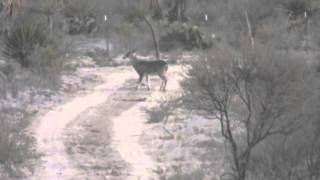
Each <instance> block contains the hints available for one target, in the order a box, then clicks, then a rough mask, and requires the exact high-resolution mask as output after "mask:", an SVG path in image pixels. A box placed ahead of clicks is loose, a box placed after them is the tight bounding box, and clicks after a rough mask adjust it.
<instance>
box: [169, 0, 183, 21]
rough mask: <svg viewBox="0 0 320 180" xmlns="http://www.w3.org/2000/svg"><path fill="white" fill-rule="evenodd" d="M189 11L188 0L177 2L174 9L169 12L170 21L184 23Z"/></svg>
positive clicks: (178, 0)
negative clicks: (186, 13)
mask: <svg viewBox="0 0 320 180" xmlns="http://www.w3.org/2000/svg"><path fill="white" fill-rule="evenodd" d="M186 10H187V1H186V0H175V2H174V4H173V7H172V8H171V9H170V10H169V13H168V15H169V21H170V22H173V21H184V20H185V19H186V17H185V12H186Z"/></svg>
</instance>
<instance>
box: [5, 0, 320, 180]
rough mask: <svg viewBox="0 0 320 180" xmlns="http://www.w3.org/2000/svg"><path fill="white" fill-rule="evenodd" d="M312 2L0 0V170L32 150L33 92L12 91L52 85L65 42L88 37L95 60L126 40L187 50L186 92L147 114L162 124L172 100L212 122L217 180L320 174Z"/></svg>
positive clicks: (107, 61) (19, 164) (20, 168)
mask: <svg viewBox="0 0 320 180" xmlns="http://www.w3.org/2000/svg"><path fill="white" fill-rule="evenodd" d="M319 8H320V2H319V1H317V0H228V1H226V0H130V1H129V0H108V1H103V0H91V1H87V0H70V1H63V0H4V1H1V4H0V36H1V43H0V48H1V55H0V132H1V133H0V179H3V178H4V179H8V178H9V177H21V176H23V174H24V171H25V167H26V166H27V165H26V162H27V161H28V160H29V159H30V158H34V157H35V153H34V150H33V145H34V140H33V139H32V138H31V137H30V136H29V135H28V133H27V132H26V127H28V125H29V117H30V116H31V115H32V113H30V112H27V110H25V109H24V107H25V105H26V104H28V103H29V101H25V102H24V103H17V100H18V99H19V98H21V96H24V95H25V94H26V93H27V94H28V97H29V96H30V99H32V98H31V97H33V96H35V95H34V94H37V93H45V94H47V95H48V96H50V94H52V92H55V91H58V90H59V88H60V85H61V74H62V73H63V72H65V71H70V70H69V69H68V68H67V67H66V66H65V64H66V63H67V61H68V57H70V56H72V55H74V54H77V53H79V52H76V51H75V50H74V48H73V45H74V44H73V42H74V41H75V39H77V38H82V37H85V39H86V38H88V39H89V38H97V39H103V40H104V41H105V47H104V48H100V49H99V48H98V49H93V50H90V51H87V52H81V53H83V54H85V55H87V56H90V57H92V58H93V59H94V60H95V61H96V62H97V64H98V65H121V63H117V62H113V60H114V57H115V56H117V55H119V54H121V53H123V52H124V51H126V50H128V49H134V48H135V49H139V52H142V53H149V52H151V53H153V52H154V51H155V53H154V54H155V57H156V58H160V59H161V54H162V53H168V54H174V53H176V52H177V51H178V52H183V51H190V52H192V54H193V55H194V58H193V60H192V61H183V59H182V60H181V61H178V63H179V62H180V63H181V64H184V66H185V67H186V68H184V69H185V70H186V72H184V74H185V75H184V76H185V79H184V80H183V81H182V82H181V87H182V94H179V95H176V96H175V97H174V98H172V99H170V100H168V101H165V102H164V103H163V104H160V105H159V106H158V108H153V109H150V110H147V112H148V113H149V117H150V118H149V119H150V123H161V122H164V123H167V121H168V119H169V118H168V116H174V111H175V110H177V109H183V110H184V111H183V112H185V113H186V114H184V115H185V116H186V115H190V116H192V115H195V114H196V115H201V116H203V117H205V118H208V119H212V120H213V121H218V122H219V125H220V128H219V130H220V136H221V137H222V138H223V140H224V148H225V151H224V153H223V154H221V159H223V162H224V164H223V168H224V169H223V172H224V173H222V174H217V173H216V174H217V176H218V177H219V178H220V179H228V180H283V179H288V180H289V179H290V180H300V179H303V180H318V179H319V178H320V112H319V108H320V91H319V89H320V76H319V73H320V60H319V57H320V56H319V52H318V50H319V45H320V44H319V43H320V39H319V37H320V36H319V29H320V24H319V23H320V21H319V18H320V9H319ZM105 18H106V19H105ZM105 20H107V21H105ZM30 101H31V100H30ZM187 112H188V113H190V114H187ZM170 133H171V134H173V135H174V133H175V132H170ZM217 146H218V145H217ZM212 172H213V173H215V172H221V169H219V170H217V169H214V168H212V169H211V173H212ZM206 173H208V172H202V171H201V169H199V170H197V171H195V172H194V173H192V172H187V173H186V172H183V171H179V172H177V173H176V174H174V175H173V176H172V177H167V176H163V178H164V179H170V180H171V179H172V180H173V179H197V180H198V179H199V178H202V177H204V176H203V174H206ZM1 176H3V178H2V177H1Z"/></svg>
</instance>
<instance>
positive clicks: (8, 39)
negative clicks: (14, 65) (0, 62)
mask: <svg viewBox="0 0 320 180" xmlns="http://www.w3.org/2000/svg"><path fill="white" fill-rule="evenodd" d="M45 32H46V31H45V28H44V26H43V25H41V24H36V23H27V22H23V23H16V24H14V25H13V26H12V28H11V30H10V33H9V35H7V36H5V38H4V49H3V50H2V52H3V54H4V55H5V56H6V57H7V58H10V59H14V60H16V61H17V62H18V63H19V64H20V65H21V66H23V67H26V68H27V67H29V66H30V65H31V60H30V59H29V57H30V56H31V55H32V53H33V51H34V49H35V47H37V46H43V45H45V43H46V40H47V36H46V34H45Z"/></svg>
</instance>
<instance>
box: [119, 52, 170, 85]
mask: <svg viewBox="0 0 320 180" xmlns="http://www.w3.org/2000/svg"><path fill="white" fill-rule="evenodd" d="M134 53H135V51H129V52H128V53H127V54H125V55H124V56H123V59H125V58H129V59H131V63H132V66H133V68H134V70H135V71H136V72H137V73H138V75H139V80H138V85H137V90H138V89H139V88H140V86H141V83H142V80H143V77H144V76H145V77H146V81H147V85H148V90H150V84H149V76H148V75H158V76H159V77H160V78H161V80H162V83H161V86H160V91H166V86H167V81H168V80H167V77H166V73H167V71H168V63H167V62H165V61H163V60H153V61H147V60H141V59H138V58H137V57H136V56H135V54H134Z"/></svg>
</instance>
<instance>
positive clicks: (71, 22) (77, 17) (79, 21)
mask: <svg viewBox="0 0 320 180" xmlns="http://www.w3.org/2000/svg"><path fill="white" fill-rule="evenodd" d="M63 14H64V16H65V18H66V19H67V22H68V26H69V33H70V34H90V33H93V32H96V31H97V21H96V7H95V4H94V3H92V2H89V1H87V0H84V1H83V0H70V1H67V2H66V5H65V8H64V10H63Z"/></svg>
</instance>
